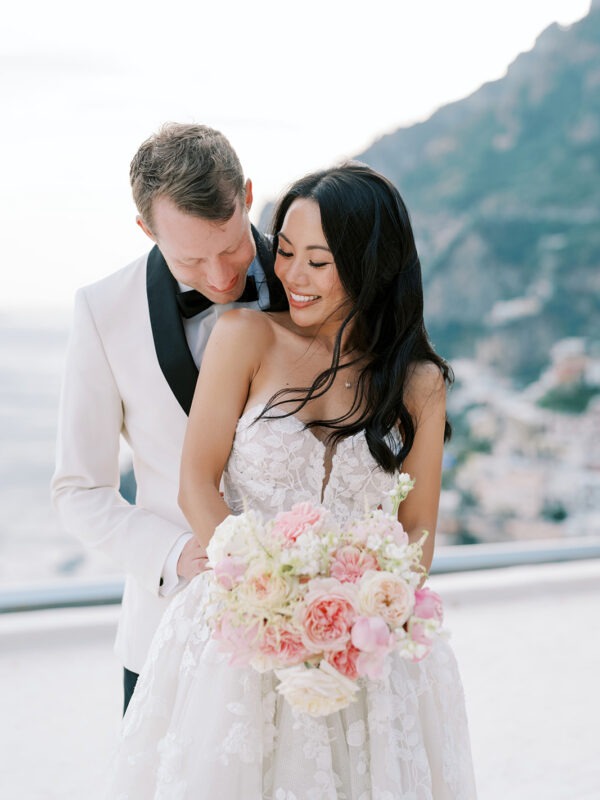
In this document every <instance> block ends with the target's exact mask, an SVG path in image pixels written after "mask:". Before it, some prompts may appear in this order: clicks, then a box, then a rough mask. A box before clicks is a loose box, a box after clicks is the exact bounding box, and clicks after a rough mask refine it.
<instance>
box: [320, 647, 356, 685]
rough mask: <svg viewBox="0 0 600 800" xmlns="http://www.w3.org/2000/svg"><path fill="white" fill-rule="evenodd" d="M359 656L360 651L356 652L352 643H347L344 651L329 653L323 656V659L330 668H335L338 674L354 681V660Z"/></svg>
mask: <svg viewBox="0 0 600 800" xmlns="http://www.w3.org/2000/svg"><path fill="white" fill-rule="evenodd" d="M359 655H360V650H357V649H356V647H354V645H353V644H352V642H348V644H347V645H346V648H345V649H344V650H335V651H330V652H328V653H326V654H325V659H326V661H328V662H329V663H330V664H331V666H332V667H335V668H336V669H337V671H338V672H341V674H342V675H345V676H346V678H350V679H351V680H353V681H355V680H356V679H357V678H358V670H357V669H356V659H357V658H358V656H359Z"/></svg>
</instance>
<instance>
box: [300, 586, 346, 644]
mask: <svg viewBox="0 0 600 800" xmlns="http://www.w3.org/2000/svg"><path fill="white" fill-rule="evenodd" d="M354 598H355V595H354V587H353V586H352V585H351V584H342V583H339V582H338V581H336V580H334V579H333V578H319V579H316V580H312V581H310V583H309V589H308V592H307V593H306V596H305V598H304V601H303V603H302V605H301V606H299V607H298V611H297V617H296V622H297V623H298V624H299V625H300V626H301V628H302V641H303V642H304V644H305V645H306V647H307V648H308V649H309V650H310V651H311V652H313V653H320V652H323V651H329V650H343V649H344V647H345V646H346V643H347V642H348V641H349V639H350V629H351V627H352V624H353V622H354V620H355V618H356V608H355V599H354Z"/></svg>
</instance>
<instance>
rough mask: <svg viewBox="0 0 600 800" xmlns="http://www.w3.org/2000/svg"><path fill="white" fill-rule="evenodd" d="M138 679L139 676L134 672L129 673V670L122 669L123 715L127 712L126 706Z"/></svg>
mask: <svg viewBox="0 0 600 800" xmlns="http://www.w3.org/2000/svg"><path fill="white" fill-rule="evenodd" d="M138 678H139V675H138V674H137V673H136V672H131V670H129V669H127V668H126V667H125V668H124V669H123V696H124V701H123V715H125V712H126V711H127V706H128V705H129V701H130V700H131V696H132V695H133V690H134V689H135V685H136V683H137V679H138Z"/></svg>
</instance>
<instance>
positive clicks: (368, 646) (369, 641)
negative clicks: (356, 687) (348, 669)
mask: <svg viewBox="0 0 600 800" xmlns="http://www.w3.org/2000/svg"><path fill="white" fill-rule="evenodd" d="M392 641H393V635H392V633H391V631H390V629H389V628H388V626H387V623H386V622H385V620H384V619H382V617H359V618H358V619H357V620H356V622H355V623H354V625H353V626H352V644H353V645H354V646H355V647H356V648H358V650H359V651H360V652H359V655H358V656H357V659H356V671H357V673H358V674H359V675H362V676H364V677H367V678H372V679H373V680H379V678H381V677H382V675H383V668H384V664H385V657H386V654H387V653H388V652H389V650H390V644H391V642H392Z"/></svg>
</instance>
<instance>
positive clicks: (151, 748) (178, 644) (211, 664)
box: [106, 407, 476, 800]
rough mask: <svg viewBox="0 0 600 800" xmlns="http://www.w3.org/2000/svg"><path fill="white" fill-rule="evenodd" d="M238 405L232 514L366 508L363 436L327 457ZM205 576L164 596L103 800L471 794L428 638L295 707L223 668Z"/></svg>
mask: <svg viewBox="0 0 600 800" xmlns="http://www.w3.org/2000/svg"><path fill="white" fill-rule="evenodd" d="M260 408H261V407H256V408H251V409H249V410H247V411H246V412H245V413H244V415H243V416H242V418H241V419H240V421H239V423H238V427H237V432H236V436H235V440H234V443H233V448H232V452H231V455H230V458H229V461H228V464H227V468H226V471H225V474H224V486H225V499H226V501H227V503H228V505H229V507H230V508H231V509H232V510H233V512H234V513H238V512H240V511H242V510H243V508H244V504H246V507H248V508H254V509H258V510H260V511H261V512H262V513H263V514H264V515H265V516H266V517H272V516H274V515H275V514H276V513H277V512H278V511H281V510H282V509H289V508H290V507H291V506H292V505H293V504H294V503H298V502H302V501H311V502H312V503H322V504H323V505H324V506H326V507H327V508H329V509H330V510H331V511H332V512H333V513H334V514H335V515H336V516H337V518H338V519H340V520H344V519H347V518H348V517H350V516H351V515H353V514H357V513H358V514H360V513H362V512H363V511H364V509H365V506H369V507H372V506H376V505H378V504H379V503H380V502H381V498H382V495H383V493H384V492H386V491H388V490H389V489H391V488H392V486H393V485H394V483H395V479H394V476H390V475H387V474H386V473H384V472H383V471H382V470H381V469H380V468H379V467H378V465H377V464H376V462H375V461H374V460H373V458H372V456H371V454H370V452H369V449H368V446H367V443H366V439H365V436H364V433H361V434H358V435H356V436H353V437H350V438H347V439H344V440H342V441H341V442H339V443H338V445H337V447H336V449H335V452H334V454H333V456H332V457H330V456H329V451H328V450H327V448H326V447H325V445H324V444H323V443H322V442H321V441H320V440H319V439H318V438H317V437H316V436H315V435H314V434H313V433H312V432H311V431H310V430H308V429H306V428H304V425H303V424H302V422H300V421H299V420H298V419H296V418H295V417H287V418H284V419H281V418H280V419H261V420H259V421H258V422H255V418H256V416H257V415H258V413H259V411H260ZM210 580H212V577H211V573H210V572H206V573H203V574H202V575H200V576H198V577H197V578H195V579H194V580H193V581H192V582H191V583H190V585H189V586H188V587H187V588H186V589H185V590H183V591H182V592H181V593H180V594H179V595H178V596H177V597H176V598H175V599H174V600H173V602H172V603H171V605H170V607H169V609H168V610H167V612H166V614H165V616H164V618H163V621H162V623H161V625H160V627H159V629H158V631H157V633H156V636H155V638H154V641H153V644H152V647H151V649H150V652H149V655H148V658H147V661H146V664H145V666H144V669H143V671H142V674H141V676H140V679H139V682H138V685H137V688H136V691H135V693H134V696H133V699H132V701H131V704H130V706H129V710H128V712H127V714H126V716H125V719H124V721H123V727H122V732H121V738H120V742H119V746H118V752H117V753H116V756H115V759H114V762H113V766H112V771H111V777H110V781H109V783H110V786H109V788H108V790H107V793H106V797H107V798H109V799H110V800H471V798H475V796H476V795H475V788H474V781H473V770H472V764H471V752H470V744H469V735H468V727H467V720H466V715H465V705H464V697H463V691H462V685H461V681H460V676H459V673H458V670H457V666H456V662H455V659H454V655H453V653H452V650H451V649H450V647H449V645H448V644H447V642H446V641H444V640H440V641H439V642H438V643H437V644H436V646H435V647H434V649H433V652H432V653H431V654H430V655H429V656H428V657H427V658H425V659H424V660H423V661H421V662H419V663H415V664H413V663H410V662H408V661H405V660H403V659H401V658H400V657H398V656H395V655H394V654H392V657H391V658H392V668H391V671H390V674H389V676H388V677H387V678H385V679H383V680H380V681H365V682H364V687H363V688H362V689H361V691H360V693H359V695H358V699H357V700H356V701H355V702H353V703H351V704H350V706H348V708H346V709H344V710H342V711H339V712H337V713H335V714H331V715H330V716H327V717H321V718H313V717H310V716H308V715H305V714H296V713H295V712H293V711H292V709H291V708H290V706H289V705H288V704H287V702H286V701H285V700H284V699H283V698H282V697H281V696H280V695H279V694H278V693H277V692H276V690H275V686H276V679H274V677H273V676H272V675H271V674H269V673H265V674H259V673H257V672H255V671H254V670H252V669H250V668H247V669H243V668H236V667H230V666H229V665H228V658H229V657H228V655H223V654H222V653H220V652H219V650H218V647H217V644H216V643H215V642H214V641H213V640H212V639H211V638H210V632H209V630H208V628H207V625H206V623H205V621H204V619H203V617H202V600H203V597H204V594H205V592H206V586H207V582H208V581H210Z"/></svg>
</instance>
